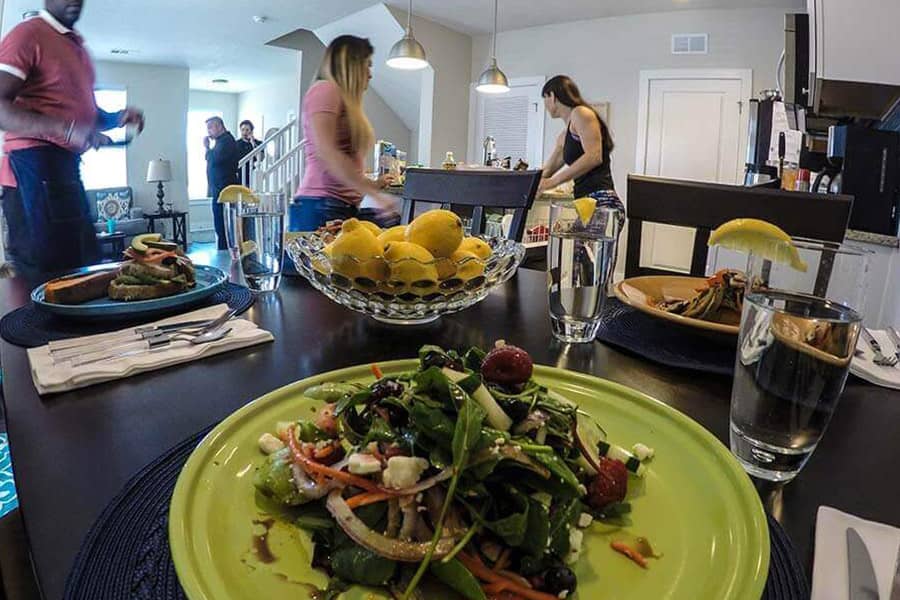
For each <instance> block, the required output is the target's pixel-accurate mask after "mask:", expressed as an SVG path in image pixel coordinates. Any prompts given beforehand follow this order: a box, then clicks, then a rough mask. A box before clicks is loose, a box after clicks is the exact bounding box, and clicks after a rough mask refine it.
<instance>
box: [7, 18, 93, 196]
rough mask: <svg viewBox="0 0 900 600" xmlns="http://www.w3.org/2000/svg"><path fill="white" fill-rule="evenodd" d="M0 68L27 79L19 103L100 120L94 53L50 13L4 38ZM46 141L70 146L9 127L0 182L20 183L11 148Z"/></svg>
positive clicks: (64, 116)
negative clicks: (11, 156)
mask: <svg viewBox="0 0 900 600" xmlns="http://www.w3.org/2000/svg"><path fill="white" fill-rule="evenodd" d="M0 71H3V72H4V73H9V74H10V75H12V76H13V77H17V78H19V79H21V80H22V82H23V83H22V88H21V90H19V93H18V95H17V96H16V99H15V100H14V101H13V103H14V104H15V105H16V106H19V107H21V108H24V109H27V110H30V111H32V112H36V113H40V114H42V115H48V116H53V117H57V118H59V119H62V120H66V121H75V122H76V123H78V124H80V125H90V124H92V123H94V122H96V120H97V103H96V100H94V66H93V65H92V64H91V57H90V56H89V55H88V52H87V50H86V49H85V47H84V43H83V41H82V39H81V36H80V35H78V33H77V32H75V31H72V30H71V29H68V28H67V27H65V26H64V25H63V24H62V23H60V22H59V21H57V20H56V19H54V18H53V16H52V15H51V14H50V13H48V12H47V11H41V14H40V16H37V17H34V18H31V19H28V20H27V21H24V22H22V23H19V24H18V25H16V26H15V27H14V28H13V29H12V31H10V32H9V33H8V34H7V35H6V37H5V38H3V40H2V41H0ZM47 144H56V145H57V146H62V147H66V145H65V140H64V139H52V138H46V139H36V138H30V137H24V136H21V135H18V134H17V133H16V132H15V131H7V132H6V135H5V136H4V140H3V153H4V156H3V160H2V163H0V185H5V186H10V187H14V186H15V185H16V182H15V177H14V176H13V173H12V170H11V169H10V168H9V161H8V160H7V158H6V157H7V155H8V154H9V153H10V152H11V151H13V150H21V149H24V148H33V147H35V146H43V145H47ZM69 149H70V150H72V151H78V150H79V149H78V148H74V147H69Z"/></svg>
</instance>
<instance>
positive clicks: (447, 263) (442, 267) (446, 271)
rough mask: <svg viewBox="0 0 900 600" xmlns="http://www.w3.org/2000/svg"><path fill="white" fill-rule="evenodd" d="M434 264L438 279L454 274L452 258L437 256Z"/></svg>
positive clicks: (448, 277)
mask: <svg viewBox="0 0 900 600" xmlns="http://www.w3.org/2000/svg"><path fill="white" fill-rule="evenodd" d="M451 256H452V255H451ZM435 266H436V267H437V273H438V279H440V280H444V279H450V278H451V277H453V276H454V275H456V263H455V262H453V259H452V258H438V259H437V260H435Z"/></svg>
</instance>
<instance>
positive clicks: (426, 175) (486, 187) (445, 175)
mask: <svg viewBox="0 0 900 600" xmlns="http://www.w3.org/2000/svg"><path fill="white" fill-rule="evenodd" d="M540 181H541V172H540V171H488V170H472V171H467V170H445V169H409V170H407V171H406V183H405V185H404V188H403V210H402V212H401V215H400V222H401V223H403V224H407V223H409V222H410V221H411V220H412V219H413V216H414V215H415V210H416V204H417V203H419V202H430V203H436V204H440V205H441V208H444V209H447V210H452V211H453V212H459V209H460V207H466V208H467V210H470V211H471V216H472V235H479V234H481V233H483V232H484V226H485V210H486V209H490V208H497V209H512V210H513V219H512V223H511V225H510V228H509V238H510V239H513V240H515V241H517V242H521V241H522V236H523V234H524V233H525V220H526V218H527V217H528V211H529V210H530V209H531V205H532V204H533V203H534V197H535V194H536V193H537V188H538V184H539V183H540Z"/></svg>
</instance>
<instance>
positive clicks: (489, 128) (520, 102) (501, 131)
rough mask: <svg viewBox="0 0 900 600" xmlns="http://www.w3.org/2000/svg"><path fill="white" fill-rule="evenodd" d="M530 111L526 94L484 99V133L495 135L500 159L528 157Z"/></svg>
mask: <svg viewBox="0 0 900 600" xmlns="http://www.w3.org/2000/svg"><path fill="white" fill-rule="evenodd" d="M528 111H529V100H528V98H527V97H526V96H506V97H486V98H485V99H484V135H485V136H488V135H490V136H493V137H494V140H495V141H496V143H497V156H498V157H499V158H500V159H503V158H506V157H507V156H509V157H511V158H512V164H513V165H515V164H516V161H518V160H519V159H525V160H527V159H528Z"/></svg>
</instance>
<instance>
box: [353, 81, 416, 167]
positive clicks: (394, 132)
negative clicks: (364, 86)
mask: <svg viewBox="0 0 900 600" xmlns="http://www.w3.org/2000/svg"><path fill="white" fill-rule="evenodd" d="M363 104H364V107H365V111H366V116H367V117H369V121H371V122H372V128H373V129H374V130H375V139H376V140H387V141H389V142H391V143H393V144H394V145H395V146H397V148H399V149H400V150H403V151H404V152H407V153H408V152H409V150H410V132H409V129H407V128H406V125H404V124H403V121H401V120H400V117H398V116H397V114H396V113H395V112H394V111H393V109H391V107H390V106H388V105H387V103H386V102H385V101H384V100H383V99H382V98H381V96H379V95H378V94H377V93H376V92H375V91H374V90H369V91H368V92H366V95H365V96H364V97H363ZM374 162H375V159H374V153H369V155H366V169H374V168H375V166H374Z"/></svg>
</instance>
